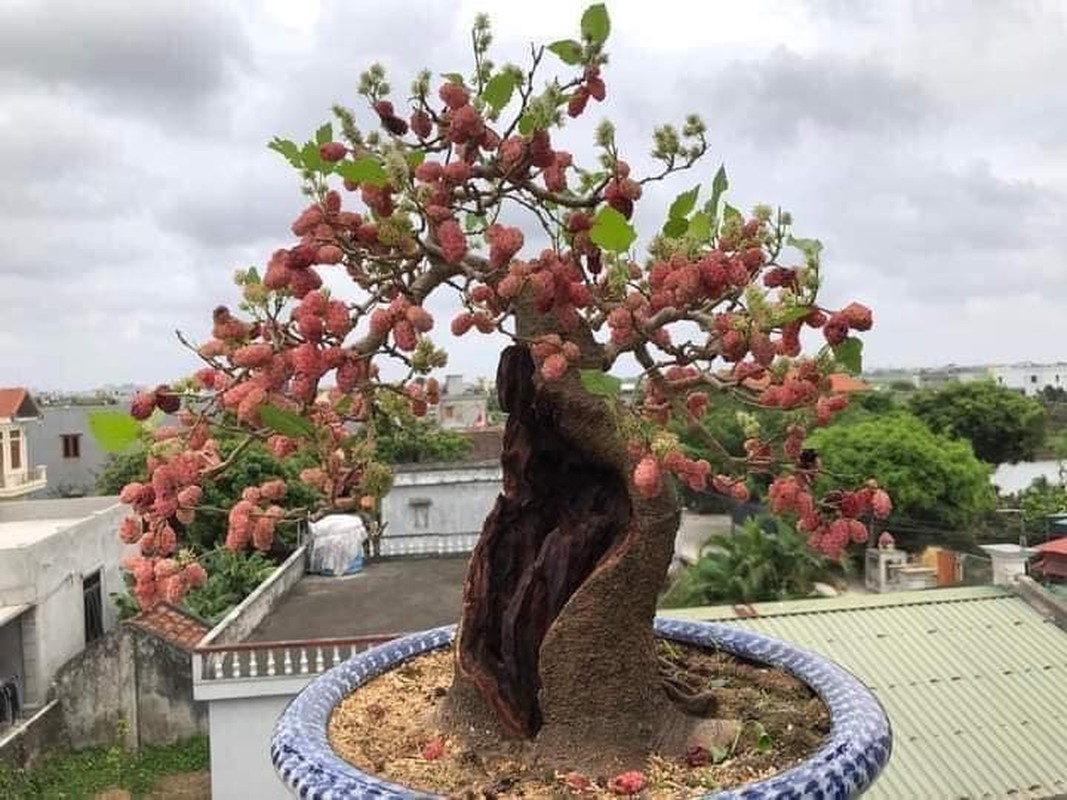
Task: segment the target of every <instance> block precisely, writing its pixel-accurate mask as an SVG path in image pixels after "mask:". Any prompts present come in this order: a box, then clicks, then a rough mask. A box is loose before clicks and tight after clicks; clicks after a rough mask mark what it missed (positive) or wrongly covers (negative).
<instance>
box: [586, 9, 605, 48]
mask: <svg viewBox="0 0 1067 800" xmlns="http://www.w3.org/2000/svg"><path fill="white" fill-rule="evenodd" d="M609 33H611V19H610V18H609V17H608V10H607V8H606V7H605V6H604V4H603V3H597V4H596V5H592V6H589V8H587V9H586V10H585V13H584V14H582V36H584V37H585V38H586V39H588V40H589V41H591V42H593V43H594V44H603V43H604V41H606V40H607V38H608V34H609Z"/></svg>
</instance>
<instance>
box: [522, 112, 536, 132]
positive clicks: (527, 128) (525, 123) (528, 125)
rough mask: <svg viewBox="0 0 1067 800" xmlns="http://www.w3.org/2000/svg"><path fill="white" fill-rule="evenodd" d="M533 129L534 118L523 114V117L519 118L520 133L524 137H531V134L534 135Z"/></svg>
mask: <svg viewBox="0 0 1067 800" xmlns="http://www.w3.org/2000/svg"><path fill="white" fill-rule="evenodd" d="M533 129H534V120H533V117H532V116H530V115H529V114H523V115H522V116H521V117H519V133H521V134H522V135H523V136H529V135H530V134H531V133H533Z"/></svg>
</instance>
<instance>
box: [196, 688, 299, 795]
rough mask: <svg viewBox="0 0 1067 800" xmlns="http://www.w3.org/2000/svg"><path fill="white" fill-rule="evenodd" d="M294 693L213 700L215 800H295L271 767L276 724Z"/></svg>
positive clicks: (212, 772) (212, 749)
mask: <svg viewBox="0 0 1067 800" xmlns="http://www.w3.org/2000/svg"><path fill="white" fill-rule="evenodd" d="M294 694H295V692H294V693H286V694H280V695H278V694H275V695H261V696H257V697H237V698H234V699H232V700H212V701H211V704H210V707H209V711H208V713H209V715H210V719H211V738H210V742H211V797H212V800H248V798H253V797H254V798H256V800H292V795H291V794H289V792H288V791H286V790H285V788H284V786H283V784H282V782H281V780H280V779H279V778H278V777H277V776H276V775H275V773H274V768H273V767H272V766H271V763H270V739H271V736H272V735H273V733H274V723H275V722H277V720H278V717H280V716H281V713H282V711H284V710H285V707H286V706H287V705H289V703H290V701H291V700H292V699H293V696H294Z"/></svg>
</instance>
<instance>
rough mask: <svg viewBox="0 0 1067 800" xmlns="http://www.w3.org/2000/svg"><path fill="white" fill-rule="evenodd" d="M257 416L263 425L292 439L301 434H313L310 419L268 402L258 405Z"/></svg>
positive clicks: (310, 435)
mask: <svg viewBox="0 0 1067 800" xmlns="http://www.w3.org/2000/svg"><path fill="white" fill-rule="evenodd" d="M259 418H260V419H261V420H263V424H264V425H267V426H268V427H270V428H273V429H274V430H276V431H278V433H281V434H284V435H285V436H291V437H293V438H294V439H295V438H299V437H301V436H308V437H312V436H314V435H315V426H314V425H313V424H312V423H311V421H310V420H307V419H305V418H304V417H302V416H300V415H299V414H296V413H294V412H292V411H287V410H286V409H284V408H278V406H272V405H269V404H268V405H263V406H260V408H259Z"/></svg>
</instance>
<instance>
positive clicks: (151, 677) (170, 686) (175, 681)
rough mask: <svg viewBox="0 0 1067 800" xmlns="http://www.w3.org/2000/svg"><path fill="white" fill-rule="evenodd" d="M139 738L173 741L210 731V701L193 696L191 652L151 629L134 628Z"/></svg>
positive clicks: (148, 741)
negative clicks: (208, 705) (198, 700)
mask: <svg viewBox="0 0 1067 800" xmlns="http://www.w3.org/2000/svg"><path fill="white" fill-rule="evenodd" d="M133 638H134V640H135V642H136V652H135V664H136V667H137V739H138V742H139V744H142V745H145V744H174V743H176V742H180V741H184V740H185V739H188V738H189V737H191V736H195V735H197V734H206V733H207V732H208V709H207V703H198V702H195V701H194V700H193V662H192V658H191V657H190V654H189V653H188V652H187V651H185V650H182V649H181V648H178V647H175V646H174V645H172V644H170V643H169V642H166V641H164V640H163V639H160V638H158V637H156V636H153V635H151V634H150V633H145V632H135V633H134V635H133Z"/></svg>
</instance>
